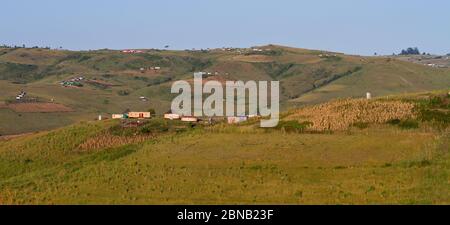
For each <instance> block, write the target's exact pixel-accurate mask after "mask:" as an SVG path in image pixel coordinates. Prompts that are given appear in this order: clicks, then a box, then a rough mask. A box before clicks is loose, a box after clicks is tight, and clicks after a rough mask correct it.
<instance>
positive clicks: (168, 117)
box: [164, 113, 180, 120]
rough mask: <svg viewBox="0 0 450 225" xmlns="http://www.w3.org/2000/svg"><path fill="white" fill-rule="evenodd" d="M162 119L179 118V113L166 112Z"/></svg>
mask: <svg viewBox="0 0 450 225" xmlns="http://www.w3.org/2000/svg"><path fill="white" fill-rule="evenodd" d="M164 119H169V120H179V119H180V115H178V114H175V113H166V114H164Z"/></svg>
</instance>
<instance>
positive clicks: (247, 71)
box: [0, 45, 450, 135]
mask: <svg viewBox="0 0 450 225" xmlns="http://www.w3.org/2000/svg"><path fill="white" fill-rule="evenodd" d="M255 48H258V49H262V51H252V50H251V49H247V50H246V51H244V52H241V53H238V52H236V51H222V50H210V51H202V52H200V51H168V50H165V51H162V50H144V53H139V54H129V53H122V52H120V51H114V50H96V51H63V50H58V51H56V50H50V49H43V48H0V85H1V87H2V88H1V89H0V107H1V105H2V102H10V101H15V96H17V94H18V93H19V92H20V91H21V90H25V91H26V92H27V93H29V94H30V95H32V96H36V97H39V99H42V100H43V101H45V102H49V101H51V100H54V101H55V102H56V103H60V104H64V105H66V106H68V107H70V108H72V109H74V110H75V111H76V112H77V116H72V115H69V114H67V118H64V121H72V122H78V121H81V120H86V119H89V120H92V119H93V118H96V117H97V116H98V114H102V115H104V116H107V115H108V114H112V113H121V112H123V111H124V110H125V109H130V110H134V111H142V110H147V109H148V108H153V109H155V111H156V113H157V114H162V113H163V112H166V111H167V110H168V109H169V108H170V102H171V100H172V99H173V97H174V95H172V94H171V93H170V86H171V83H172V82H173V81H176V80H181V79H183V80H186V79H188V80H189V79H192V72H194V71H205V72H210V73H211V75H210V77H208V79H218V80H256V81H260V80H279V81H280V85H281V88H280V92H281V93H280V94H281V96H280V98H281V106H282V109H283V110H284V109H289V108H295V107H298V106H303V105H308V104H316V103H321V102H326V101H329V100H331V99H336V98H346V97H360V96H361V97H362V96H364V95H365V93H366V92H371V93H372V95H373V96H374V97H378V96H385V95H391V94H398V93H411V92H418V91H431V90H437V89H445V88H448V87H449V86H450V77H449V76H448V74H449V72H450V71H449V70H448V69H445V68H442V69H438V68H430V67H427V66H422V65H417V64H413V63H409V62H403V61H400V60H396V59H391V58H383V57H359V56H350V55H344V54H339V53H331V52H323V51H314V50H305V49H297V48H290V47H284V46H276V45H268V46H259V47H255ZM152 67H153V68H155V67H160V69H159V70H156V69H153V70H152V69H151V68H152ZM141 68H144V70H141ZM216 72H217V74H216ZM76 77H84V78H85V80H84V81H76V82H77V83H74V85H69V86H70V87H62V86H61V85H60V82H61V81H69V80H70V79H71V78H76ZM89 81H91V82H89ZM94 96H95V97H94ZM142 96H143V97H145V98H146V99H148V101H141V100H140V97H142ZM105 99H106V101H107V104H105V103H106V101H105ZM9 114H11V112H7V111H5V110H3V109H0V118H1V117H2V116H3V117H8V118H9V117H10V115H9ZM423 114H424V118H423V119H424V120H432V119H433V118H434V119H437V120H445V119H446V117H447V118H448V116H447V115H448V114H445V113H444V114H443V112H440V111H435V110H432V111H431V112H425V111H424V112H423ZM32 115H33V114H30V116H32ZM427 115H428V116H427ZM15 116H18V115H17V114H16V115H15ZM35 116H36V117H47V118H52V115H51V114H48V115H37V114H36V115H35ZM62 117H65V115H62ZM431 117H432V118H431ZM438 117H439V118H438ZM55 118H56V117H55ZM58 118H59V117H58ZM62 121H63V120H61V119H55V121H51V122H50V123H52V124H53V125H54V126H53V125H52V126H51V127H55V126H56V127H58V126H59V127H61V126H65V125H67V123H65V122H62ZM22 123H26V120H19V121H14V120H4V123H0V135H7V134H17V133H24V132H29V131H35V130H41V129H45V127H46V126H40V125H38V124H37V123H32V124H33V126H30V125H29V124H22ZM58 124H59V125H58ZM11 127H18V128H14V129H13V128H11ZM19 128H20V129H19Z"/></svg>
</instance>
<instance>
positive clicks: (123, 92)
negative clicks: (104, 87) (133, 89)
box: [117, 90, 130, 96]
mask: <svg viewBox="0 0 450 225" xmlns="http://www.w3.org/2000/svg"><path fill="white" fill-rule="evenodd" d="M117 94H118V95H120V96H127V95H129V94H130V91H129V90H119V91H118V92H117Z"/></svg>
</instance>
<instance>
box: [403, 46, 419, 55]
mask: <svg viewBox="0 0 450 225" xmlns="http://www.w3.org/2000/svg"><path fill="white" fill-rule="evenodd" d="M400 55H420V51H419V49H418V48H417V47H414V48H412V47H409V48H407V49H406V50H405V49H403V50H402V52H401V53H400Z"/></svg>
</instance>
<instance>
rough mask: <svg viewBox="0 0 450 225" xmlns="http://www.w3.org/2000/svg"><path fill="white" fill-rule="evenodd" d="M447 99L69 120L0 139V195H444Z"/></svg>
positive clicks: (347, 199) (69, 199) (134, 200)
mask: <svg viewBox="0 0 450 225" xmlns="http://www.w3.org/2000/svg"><path fill="white" fill-rule="evenodd" d="M410 106H411V107H410ZM330 109H331V110H332V111H333V112H329V110H330ZM399 109H401V110H400V111H399ZM372 110H373V111H375V112H376V113H372V114H370V113H366V112H371V111H372ZM449 110H450V95H448V94H447V92H433V93H419V94H414V95H400V96H391V97H383V98H378V99H374V100H370V101H367V100H360V99H348V100H340V101H331V102H327V103H323V104H321V105H313V106H309V107H305V108H301V109H296V110H291V111H288V112H285V113H284V114H283V118H282V121H281V122H280V124H279V126H278V127H277V128H272V129H263V128H259V127H258V121H249V122H246V123H243V124H241V125H227V124H224V123H218V124H216V125H213V126H206V125H201V124H199V125H197V126H191V124H186V123H181V122H178V121H165V120H162V119H160V118H153V119H151V120H149V121H148V123H147V124H145V125H144V126H142V127H138V128H124V127H122V126H121V124H120V122H118V121H112V120H109V121H96V122H95V121H90V122H82V123H77V124H75V125H71V126H68V127H65V128H60V129H57V130H53V131H46V132H39V133H35V134H29V135H24V136H20V137H15V138H12V139H4V140H0V204H24V203H26V204H58V203H59V204H92V203H97V204H98V203H99V204H107V203H108V204H109V203H116V204H117V203H125V204H149V203H150V204H237V203H245V204H266V203H267V204H317V203H322V204H369V203H388V204H448V203H450V193H449V189H448V187H449V183H448V182H449V175H450V136H449V134H450V131H449V129H450V127H449V125H450V121H449V118H450V111H449ZM405 111H407V113H404V112H405ZM308 113H310V114H312V115H313V117H310V116H308V115H310V114H308ZM331 113H336V114H342V115H347V114H350V115H351V116H349V117H344V118H343V119H342V121H349V122H348V123H346V127H342V126H334V124H336V123H337V121H336V120H334V119H333V117H331V118H330V117H329V116H332V115H333V114H331ZM317 116H321V118H317ZM316 121H325V122H327V123H329V124H330V125H326V126H319V127H317V126H315V123H317V122H316ZM311 122H312V123H311ZM317 124H323V123H317ZM316 128H320V129H316ZM225 143H226V144H225Z"/></svg>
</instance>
